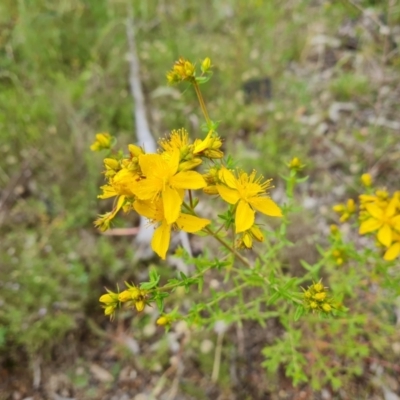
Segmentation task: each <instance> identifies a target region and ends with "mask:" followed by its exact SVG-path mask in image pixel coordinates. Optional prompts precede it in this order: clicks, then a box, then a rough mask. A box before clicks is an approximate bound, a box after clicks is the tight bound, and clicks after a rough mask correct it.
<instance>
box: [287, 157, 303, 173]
mask: <svg viewBox="0 0 400 400" xmlns="http://www.w3.org/2000/svg"><path fill="white" fill-rule="evenodd" d="M287 166H288V168H290V169H293V170H295V171H300V170H302V169H303V168H304V167H305V164H302V163H301V160H300V159H299V158H298V157H294V158H292V160H291V161H290V163H289V164H287Z"/></svg>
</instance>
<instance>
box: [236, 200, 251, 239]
mask: <svg viewBox="0 0 400 400" xmlns="http://www.w3.org/2000/svg"><path fill="white" fill-rule="evenodd" d="M235 224H236V233H240V232H244V231H247V229H250V228H251V227H252V225H253V224H254V211H253V210H252V208H251V207H250V206H249V204H248V203H247V202H246V201H244V200H240V201H239V204H238V206H237V209H236V217H235Z"/></svg>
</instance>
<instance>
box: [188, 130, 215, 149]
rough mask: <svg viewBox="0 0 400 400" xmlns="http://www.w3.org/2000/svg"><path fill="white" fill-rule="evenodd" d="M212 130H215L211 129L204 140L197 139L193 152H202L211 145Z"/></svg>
mask: <svg viewBox="0 0 400 400" xmlns="http://www.w3.org/2000/svg"><path fill="white" fill-rule="evenodd" d="M212 132H213V131H209V132H208V134H207V136H206V138H205V139H204V140H196V142H195V143H194V146H193V154H197V153H201V152H202V151H204V150H205V149H207V148H208V147H209V146H210V144H211V134H212Z"/></svg>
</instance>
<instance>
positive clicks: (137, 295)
mask: <svg viewBox="0 0 400 400" xmlns="http://www.w3.org/2000/svg"><path fill="white" fill-rule="evenodd" d="M125 285H126V287H127V289H126V290H124V291H122V292H119V293H115V292H112V291H111V290H108V289H107V293H106V294H103V295H102V296H100V299H99V301H100V303H103V308H104V314H105V315H109V316H110V317H111V318H112V317H113V316H114V313H115V311H116V310H117V308H118V307H120V306H121V304H123V303H126V304H127V305H128V306H133V307H135V308H136V310H137V311H138V312H141V311H143V310H144V307H145V305H146V298H147V291H146V290H143V289H140V288H138V287H136V286H134V285H130V284H129V283H127V282H125Z"/></svg>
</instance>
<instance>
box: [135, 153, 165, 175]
mask: <svg viewBox="0 0 400 400" xmlns="http://www.w3.org/2000/svg"><path fill="white" fill-rule="evenodd" d="M139 165H140V169H141V170H142V173H143V175H144V176H151V175H152V174H153V173H154V171H155V169H158V168H160V167H161V168H162V165H163V159H162V157H161V155H160V154H142V155H140V156H139Z"/></svg>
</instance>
